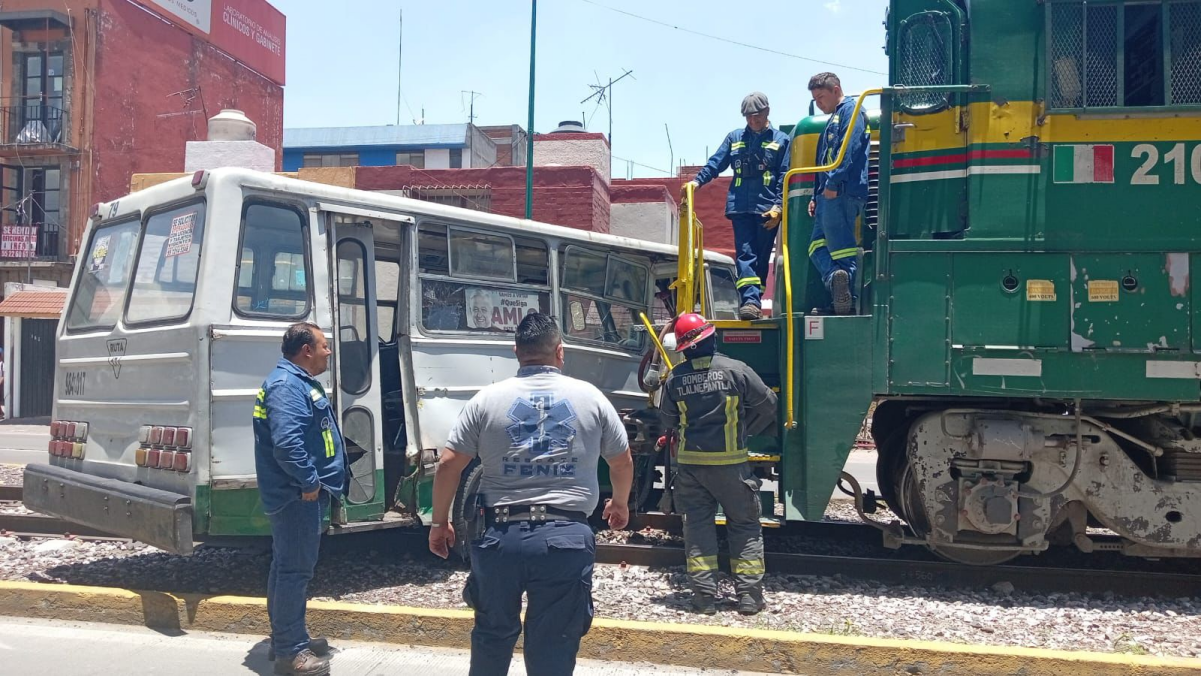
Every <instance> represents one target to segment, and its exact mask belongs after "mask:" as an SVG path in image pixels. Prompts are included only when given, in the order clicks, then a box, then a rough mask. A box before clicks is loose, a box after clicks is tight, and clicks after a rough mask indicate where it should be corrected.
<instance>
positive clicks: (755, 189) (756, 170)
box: [693, 125, 789, 216]
mask: <svg viewBox="0 0 1201 676" xmlns="http://www.w3.org/2000/svg"><path fill="white" fill-rule="evenodd" d="M788 144H789V141H788V136H786V135H785V134H784V133H783V132H781V131H778V130H776V129H775V128H773V127H772V126H771V125H768V126H767V127H766V128H764V130H763V131H761V132H759V133H758V134H756V133H755V132H753V131H751V128H750V127H749V126H747V127H744V128H742V129H735V130H734V131H732V132H730V133H729V134H727V135H726V138H725V139H724V140H722V142H721V145H720V146H719V147H718V148H717V152H716V153H713V157H710V158H709V163H708V164H706V165H705V166H703V167H701V170H700V171H699V172H697V174H696V177H695V178H694V179H693V180H694V181H696V183H697V185H698V186H701V185H705V184H706V183H708V182H709V181H712V180H713V179H715V178H717V176H718V175H719V174H721V172H723V171H725V170H726V169H727V168H728V167H730V166H733V167H734V179H733V180H732V181H730V192H729V194H728V195H727V196H726V216H733V215H734V214H765V213H767V212H768V211H771V209H772V207H779V206H780V205H781V203H782V199H781V191H782V187H783V185H784V174H785V173H787V172H788V161H789V148H788Z"/></svg>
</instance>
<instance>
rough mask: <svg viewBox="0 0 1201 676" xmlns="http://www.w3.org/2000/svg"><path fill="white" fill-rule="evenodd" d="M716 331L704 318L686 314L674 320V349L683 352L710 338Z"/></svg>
mask: <svg viewBox="0 0 1201 676" xmlns="http://www.w3.org/2000/svg"><path fill="white" fill-rule="evenodd" d="M716 331H717V329H715V328H713V325H712V324H710V323H709V321H708V320H706V319H705V318H704V317H702V316H700V315H698V314H694V313H688V314H683V315H680V316H679V317H678V318H677V319H676V326H675V334H676V349H677V350H679V351H681V352H683V351H684V350H687V349H688V348H690V347H693V346H694V345H696V344H697V343H699V342H701V341H702V340H704V339H706V338H708V337H709V336H712V335H713V334H714V332H716Z"/></svg>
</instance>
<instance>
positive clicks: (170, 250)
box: [163, 211, 196, 258]
mask: <svg viewBox="0 0 1201 676" xmlns="http://www.w3.org/2000/svg"><path fill="white" fill-rule="evenodd" d="M195 227H196V212H195V211H193V212H191V213H187V214H181V215H179V216H176V217H175V218H172V219H171V234H170V235H168V237H167V250H166V252H164V254H163V255H164V256H165V257H167V258H173V257H175V256H182V255H184V254H186V253H187V252H189V251H191V250H192V230H193V228H195Z"/></svg>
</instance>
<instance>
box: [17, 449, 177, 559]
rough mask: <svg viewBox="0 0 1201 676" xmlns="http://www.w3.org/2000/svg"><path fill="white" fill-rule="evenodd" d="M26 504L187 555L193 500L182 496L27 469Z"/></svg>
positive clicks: (68, 472) (60, 471)
mask: <svg viewBox="0 0 1201 676" xmlns="http://www.w3.org/2000/svg"><path fill="white" fill-rule="evenodd" d="M22 498H23V500H24V502H25V506H26V507H27V508H29V509H31V510H33V511H35V512H39V513H41V514H48V515H50V516H57V517H59V518H62V519H66V520H68V521H72V522H74V523H79V524H83V525H85V526H89V527H91V528H95V529H96V530H100V531H104V532H105V533H112V534H113V535H116V536H119V537H127V538H132V539H134V540H138V541H139V542H145V543H146V544H148V545H153V546H155V547H158V548H159V549H164V550H166V551H169V552H172V553H174V554H182V555H184V556H188V555H190V554H191V553H192V500H191V499H190V498H189V497H188V496H186V495H180V494H178V493H172V492H170V491H164V490H160V489H157V488H149V487H147V486H139V485H138V484H131V483H128V482H126V481H118V480H116V479H105V478H101V477H95V476H90V475H87V474H83V473H81V472H76V471H74V470H70V469H64V468H62V467H55V466H53V465H41V464H34V465H27V466H26V467H25V486H24V489H23V491H22Z"/></svg>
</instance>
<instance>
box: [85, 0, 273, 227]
mask: <svg viewBox="0 0 1201 676" xmlns="http://www.w3.org/2000/svg"><path fill="white" fill-rule="evenodd" d="M99 13H100V16H99V21H98V30H97V35H96V56H95V72H94V75H93V87H94V90H95V94H94V99H93V101H94V109H93V111H92V121H93V125H92V134H91V139H90V148H91V155H92V157H91V161H92V168H93V177H92V178H93V182H94V183H93V186H94V187H93V190H92V195H91V202H102V201H108V200H111V199H114V198H117V197H119V196H121V195H124V194H126V193H127V192H129V179H130V176H131V175H132V174H134V173H158V172H180V171H183V169H184V152H185V148H186V144H187V142H188V141H202V140H204V139H205V138H206V130H207V120H208V118H210V117H212V116H213V115H216V114H217V113H218V112H220V111H221V109H223V108H236V109H238V110H241V111H243V112H245V113H246V116H247V117H249V118H250V119H251V120H252V121H254V122H255V124H256V125H257V126H258V141H259V143H262V144H263V145H266V146H269V147H272V148H275V149H276V157H277V160H276V162H277V166H278V163H279V162H280V161H282V146H283V119H284V118H283V103H284V102H283V88H282V87H280V86H279V85H276V84H274V83H273V82H271V81H270V80H268V79H266V78H265V77H263V76H261V75H259V74H257V73H255V72H254V71H252V70H250V69H249V68H246V67H245V66H242V65H241V64H239V63H238V62H236V61H234V60H233V59H231V58H230V57H228V56H226V55H225V54H224V53H223V52H221V51H219V50H218V49H217V48H216V47H213V46H212V45H211V44H209V43H208V42H205V41H204V40H201V39H200V38H198V37H195V36H193V35H192V34H190V33H188V32H187V31H185V30H183V29H182V28H180V27H178V26H176V25H174V24H171V23H169V22H167V21H166V20H164V19H162V18H160V17H158V16H156V15H154V14H152V13H150V12H148V11H146V10H145V9H143V8H141V7H139V6H137V5H135V4H133V3H131V2H129V1H128V0H99ZM85 218H86V217H85ZM81 225H82V222H81Z"/></svg>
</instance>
